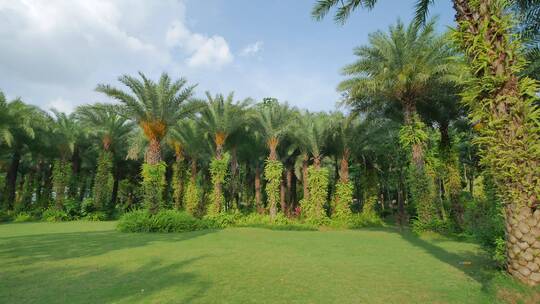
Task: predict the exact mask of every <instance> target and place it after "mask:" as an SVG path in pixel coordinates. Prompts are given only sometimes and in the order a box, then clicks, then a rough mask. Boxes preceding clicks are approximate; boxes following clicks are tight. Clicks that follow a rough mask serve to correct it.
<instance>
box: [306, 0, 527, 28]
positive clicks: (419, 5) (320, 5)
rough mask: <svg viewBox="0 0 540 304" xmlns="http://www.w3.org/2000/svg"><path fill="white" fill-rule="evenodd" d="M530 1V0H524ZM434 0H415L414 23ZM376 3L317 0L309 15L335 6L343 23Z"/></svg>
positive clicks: (336, 17)
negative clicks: (354, 13) (355, 11)
mask: <svg viewBox="0 0 540 304" xmlns="http://www.w3.org/2000/svg"><path fill="white" fill-rule="evenodd" d="M525 1H530V0H524V2H525ZM433 2H434V0H417V1H416V5H415V8H416V14H415V23H417V24H420V23H424V22H425V20H426V17H427V15H428V12H429V5H430V4H432V3H433ZM375 4H377V0H317V1H316V2H315V6H313V9H312V10H311V15H312V16H313V18H315V19H316V20H322V19H323V18H324V17H325V16H326V15H327V14H328V13H329V12H330V10H332V8H334V7H337V8H336V11H335V15H334V21H335V22H337V23H339V24H344V23H345V22H346V21H347V19H348V18H349V16H350V15H351V13H352V12H353V11H354V10H356V9H358V8H365V9H368V10H370V9H372V8H373V7H375Z"/></svg>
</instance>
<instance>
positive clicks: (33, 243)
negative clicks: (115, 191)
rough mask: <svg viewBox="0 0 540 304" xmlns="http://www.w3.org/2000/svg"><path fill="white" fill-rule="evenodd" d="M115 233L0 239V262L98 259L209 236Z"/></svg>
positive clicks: (54, 234) (197, 232)
mask: <svg viewBox="0 0 540 304" xmlns="http://www.w3.org/2000/svg"><path fill="white" fill-rule="evenodd" d="M213 232H215V230H201V231H194V232H186V233H167V234H165V233H119V232H116V231H100V232H71V233H53V234H38V235H28V236H15V237H7V238H0V260H4V261H6V260H7V259H9V258H17V259H16V260H14V261H13V262H12V263H16V264H26V263H35V262H41V261H54V260H61V259H71V258H80V257H90V256H96V255H101V254H104V253H107V252H110V251H113V250H122V249H129V248H136V247H142V246H146V245H147V244H149V243H153V242H160V241H162V242H180V241H185V240H189V239H192V238H196V237H199V236H203V235H206V234H209V233H213Z"/></svg>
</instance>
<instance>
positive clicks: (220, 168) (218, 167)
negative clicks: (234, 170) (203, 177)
mask: <svg viewBox="0 0 540 304" xmlns="http://www.w3.org/2000/svg"><path fill="white" fill-rule="evenodd" d="M229 159H230V155H229V153H224V154H223V155H222V157H221V159H217V158H213V159H212V162H210V176H211V180H212V185H213V188H212V193H211V194H210V200H211V202H210V207H209V208H208V213H209V214H210V215H216V214H218V213H220V212H221V211H223V205H224V202H225V197H224V195H223V190H222V186H223V183H225V180H226V177H227V170H228V167H229Z"/></svg>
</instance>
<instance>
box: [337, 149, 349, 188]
mask: <svg viewBox="0 0 540 304" xmlns="http://www.w3.org/2000/svg"><path fill="white" fill-rule="evenodd" d="M350 154H351V151H350V150H349V148H345V150H344V151H343V155H342V157H341V161H340V163H339V179H340V180H341V181H342V182H343V183H348V182H349V155H350Z"/></svg>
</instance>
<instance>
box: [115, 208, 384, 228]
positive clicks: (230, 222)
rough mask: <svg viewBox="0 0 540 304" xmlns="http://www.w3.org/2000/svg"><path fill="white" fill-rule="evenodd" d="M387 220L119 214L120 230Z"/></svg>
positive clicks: (371, 224)
mask: <svg viewBox="0 0 540 304" xmlns="http://www.w3.org/2000/svg"><path fill="white" fill-rule="evenodd" d="M383 226H384V223H383V222H382V220H380V219H379V218H378V217H377V216H375V215H365V214H358V215H353V216H351V217H349V218H348V219H346V220H339V221H338V220H330V219H326V220H324V221H321V222H320V223H312V222H306V221H301V220H298V219H293V218H288V217H286V216H284V215H283V214H282V213H278V214H277V215H276V216H275V217H274V218H271V217H270V216H269V215H266V214H258V213H250V214H242V213H239V212H233V213H219V214H216V215H207V216H205V217H204V218H202V219H199V218H195V217H193V216H191V215H189V214H188V213H186V212H182V211H175V210H162V211H160V212H158V213H157V214H155V215H152V214H150V213H149V212H148V211H147V210H135V211H131V212H129V213H126V214H124V215H122V216H121V217H120V220H119V222H118V226H117V227H118V230H119V231H122V232H186V231H197V230H204V229H223V228H232V227H254V228H265V229H272V230H291V231H316V230H319V229H322V230H328V228H332V229H335V228H338V229H359V228H365V227H383Z"/></svg>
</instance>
